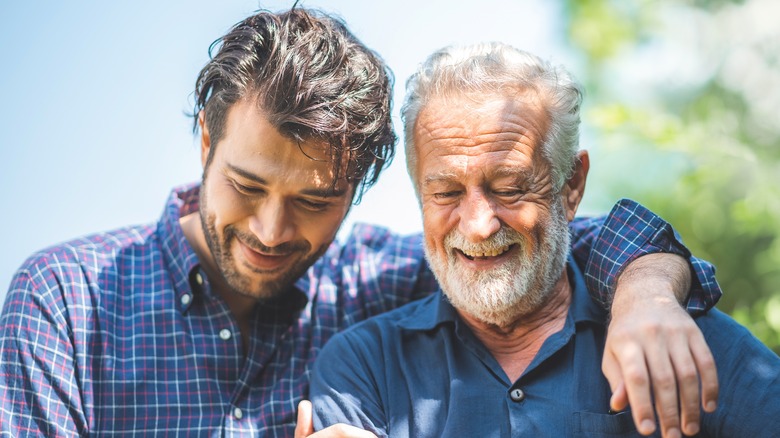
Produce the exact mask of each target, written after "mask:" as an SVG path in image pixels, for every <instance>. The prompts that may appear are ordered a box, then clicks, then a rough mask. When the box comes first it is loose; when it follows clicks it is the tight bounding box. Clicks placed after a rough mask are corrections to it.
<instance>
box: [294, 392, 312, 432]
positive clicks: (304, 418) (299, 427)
mask: <svg viewBox="0 0 780 438" xmlns="http://www.w3.org/2000/svg"><path fill="white" fill-rule="evenodd" d="M313 433H314V423H313V422H312V413H311V402H310V401H308V400H301V402H300V403H298V422H297V423H296V424H295V438H305V437H307V436H309V435H311V434H313Z"/></svg>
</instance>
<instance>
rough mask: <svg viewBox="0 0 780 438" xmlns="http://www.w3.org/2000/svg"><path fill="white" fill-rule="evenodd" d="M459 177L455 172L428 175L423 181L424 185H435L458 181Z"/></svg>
mask: <svg viewBox="0 0 780 438" xmlns="http://www.w3.org/2000/svg"><path fill="white" fill-rule="evenodd" d="M457 179H458V176H457V175H456V174H455V173H453V172H438V173H434V174H432V175H427V176H426V177H425V179H423V185H429V184H434V183H437V182H451V181H456V180H457Z"/></svg>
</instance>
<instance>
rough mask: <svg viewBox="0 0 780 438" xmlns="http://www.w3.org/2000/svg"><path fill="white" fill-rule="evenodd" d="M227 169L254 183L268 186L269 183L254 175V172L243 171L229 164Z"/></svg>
mask: <svg viewBox="0 0 780 438" xmlns="http://www.w3.org/2000/svg"><path fill="white" fill-rule="evenodd" d="M227 168H228V169H230V171H231V172H233V173H237V174H238V175H239V176H241V177H242V178H245V179H248V180H251V181H254V182H256V183H259V184H268V181H266V180H265V179H263V178H262V177H260V176H257V175H255V174H254V173H252V172H250V171H248V170H246V169H242V168H240V167H237V166H234V165H232V164H230V163H228V164H227Z"/></svg>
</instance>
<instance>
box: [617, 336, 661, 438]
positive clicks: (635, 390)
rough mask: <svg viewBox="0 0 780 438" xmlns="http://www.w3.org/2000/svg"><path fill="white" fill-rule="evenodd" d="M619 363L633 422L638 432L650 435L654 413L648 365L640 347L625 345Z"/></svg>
mask: <svg viewBox="0 0 780 438" xmlns="http://www.w3.org/2000/svg"><path fill="white" fill-rule="evenodd" d="M620 365H621V366H620V368H621V370H622V372H623V381H624V384H625V391H626V394H627V396H628V402H629V403H630V404H631V416H632V417H633V419H634V424H636V428H637V431H639V433H641V434H642V435H650V434H651V433H653V432H655V415H654V413H653V402H652V397H651V395H650V376H649V374H648V371H647V366H648V365H647V362H646V358H645V355H644V353H643V352H642V350H641V348H640V347H639V346H638V345H635V344H633V345H631V346H627V347H625V348H624V349H623V352H622V360H621V362H620Z"/></svg>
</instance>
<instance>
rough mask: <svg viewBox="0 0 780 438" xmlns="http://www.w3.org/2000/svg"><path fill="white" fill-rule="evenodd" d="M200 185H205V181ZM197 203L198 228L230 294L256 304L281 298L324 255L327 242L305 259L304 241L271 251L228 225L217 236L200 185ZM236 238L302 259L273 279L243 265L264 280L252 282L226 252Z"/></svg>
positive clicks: (252, 245)
mask: <svg viewBox="0 0 780 438" xmlns="http://www.w3.org/2000/svg"><path fill="white" fill-rule="evenodd" d="M203 184H205V179H204V182H203ZM199 203H200V206H199V213H200V222H201V227H202V228H203V234H204V235H205V237H206V244H207V245H208V248H209V251H210V252H211V255H212V257H213V258H214V263H215V264H216V265H217V269H218V271H219V272H218V274H219V275H221V276H222V278H223V279H224V281H225V283H226V284H227V285H228V287H229V288H230V289H231V290H232V291H234V292H236V293H238V294H239V295H244V296H248V297H252V298H255V299H257V300H258V301H268V300H273V299H275V298H277V297H280V296H282V295H284V293H285V292H286V291H288V290H290V288H292V286H293V284H294V283H295V281H297V280H298V278H300V277H301V276H303V275H304V273H306V271H307V270H308V269H309V268H310V267H311V266H312V265H313V264H314V263H315V262H316V261H317V260H318V259H319V258H320V257H321V256H322V255H323V254H325V251H327V249H328V246H329V245H330V243H331V242H326V243H325V244H323V245H321V246H320V247H319V248H318V249H317V251H316V252H314V253H312V254H311V255H309V256H306V254H307V253H309V252H310V251H311V245H310V244H309V243H308V242H306V241H299V242H288V243H283V244H281V245H278V246H276V247H273V248H271V247H267V246H265V245H263V244H262V243H260V242H259V241H258V240H257V238H255V237H254V236H252V235H249V234H246V233H240V232H239V231H237V230H236V229H235V228H234V227H233V226H230V225H229V226H226V227H225V229H224V231H223V234H222V236H220V234H219V232H218V231H217V227H216V217H215V215H213V214H209V209H208V200H207V196H206V195H205V188H204V187H203V185H202V186H201V192H200V201H199ZM237 237H239V238H240V240H241V241H242V242H243V243H244V244H246V245H248V246H249V247H250V248H251V249H254V250H257V251H262V252H264V253H266V254H292V253H299V254H301V255H302V257H301V258H299V259H297V260H296V261H294V262H293V263H291V264H290V265H289V266H288V267H286V268H285V270H284V271H280V272H277V273H276V275H275V277H271V275H272V274H271V273H269V272H262V271H260V270H258V269H252V268H250V267H248V266H245V269H248V270H251V271H253V272H254V273H255V275H257V276H260V275H262V276H265V277H268V279H266V280H259V279H258V280H257V281H254V282H253V280H252V278H250V276H249V275H247V274H242V273H241V272H240V271H239V268H238V264H237V262H236V260H235V258H234V257H233V254H232V252H231V250H230V249H231V246H233V245H234V241H235V240H236V238H237ZM253 283H254V284H253Z"/></svg>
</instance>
